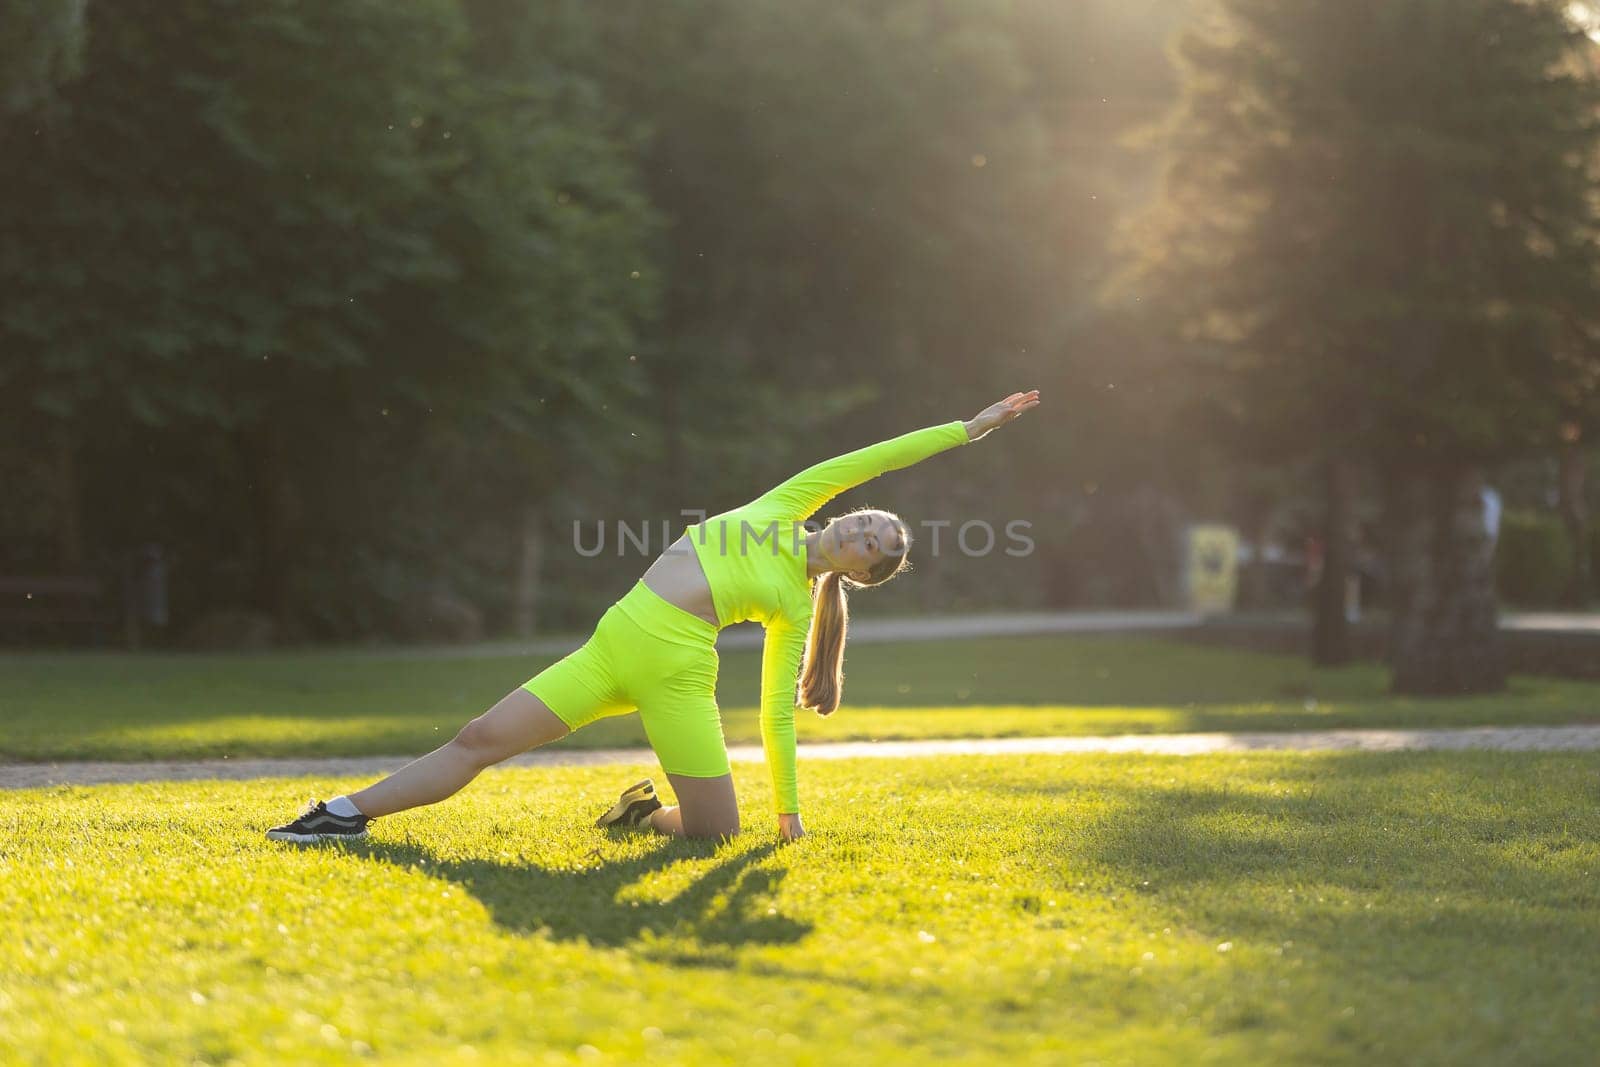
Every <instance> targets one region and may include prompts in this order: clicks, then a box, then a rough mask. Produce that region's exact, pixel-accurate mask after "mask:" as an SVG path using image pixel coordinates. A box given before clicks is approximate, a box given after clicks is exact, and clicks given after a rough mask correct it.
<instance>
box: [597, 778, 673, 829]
mask: <svg viewBox="0 0 1600 1067" xmlns="http://www.w3.org/2000/svg"><path fill="white" fill-rule="evenodd" d="M660 810H661V801H660V799H659V798H657V796H656V784H655V783H654V782H652V781H651V780H650V779H648V778H646V779H645V780H644V781H642V782H640V783H639V784H638V785H636V786H633V787H631V788H629V789H628V790H626V791H625V792H624V793H623V794H622V797H621V798H620V799H619V800H618V801H617V802H616V804H615V805H614V806H613V807H612V808H611V810H610V811H608V812H606V813H605V814H604V815H602V816H600V817H599V818H598V819H596V820H595V821H594V824H595V825H596V826H599V827H601V828H606V827H611V826H644V825H645V824H646V821H647V820H648V819H649V818H650V813H651V812H654V811H660Z"/></svg>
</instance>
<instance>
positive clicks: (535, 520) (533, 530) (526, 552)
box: [511, 505, 544, 637]
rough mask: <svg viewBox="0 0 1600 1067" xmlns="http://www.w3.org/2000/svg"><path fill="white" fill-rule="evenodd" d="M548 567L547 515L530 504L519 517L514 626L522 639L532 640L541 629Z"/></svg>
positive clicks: (515, 631) (512, 619)
mask: <svg viewBox="0 0 1600 1067" xmlns="http://www.w3.org/2000/svg"><path fill="white" fill-rule="evenodd" d="M543 566H544V512H543V510H542V509H540V508H539V507H537V506H534V505H528V506H526V507H524V508H523V509H522V512H521V514H520V515H519V516H518V530H517V584H516V590H515V592H514V594H513V597H512V606H511V627H512V632H513V633H515V634H516V635H517V636H518V637H532V636H533V635H534V631H535V630H536V629H537V628H538V605H539V575H540V573H541V571H542V569H543Z"/></svg>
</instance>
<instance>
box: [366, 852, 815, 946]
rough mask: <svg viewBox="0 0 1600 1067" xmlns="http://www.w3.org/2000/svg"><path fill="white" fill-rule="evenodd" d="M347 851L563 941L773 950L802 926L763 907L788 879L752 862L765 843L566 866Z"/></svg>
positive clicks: (508, 924) (806, 928)
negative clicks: (666, 938)
mask: <svg viewBox="0 0 1600 1067" xmlns="http://www.w3.org/2000/svg"><path fill="white" fill-rule="evenodd" d="M348 851H349V852H350V853H352V854H354V855H359V856H364V857H366V858H368V859H373V860H379V861H382V862H386V863H392V864H394V865H396V866H399V867H413V868H416V869H418V870H421V871H424V872H426V873H428V874H432V875H437V876H439V877H441V878H448V879H449V880H451V881H453V882H455V883H457V884H459V885H460V886H461V887H462V888H463V889H465V890H466V891H467V892H468V893H470V894H472V896H474V897H476V898H477V899H478V900H480V901H482V903H483V905H484V907H486V908H488V909H489V914H490V917H491V918H493V919H494V921H495V923H496V924H498V925H499V926H502V927H504V928H505V929H507V930H511V931H514V932H517V933H542V934H543V935H545V936H546V937H550V938H554V939H559V940H563V941H583V942H587V943H589V944H593V945H621V944H625V943H627V942H630V941H633V940H636V939H638V938H639V937H641V936H649V935H666V934H671V935H674V936H688V937H693V938H694V939H696V940H698V941H699V942H700V943H702V944H708V945H726V946H738V945H745V944H767V945H780V944H790V943H792V942H795V941H799V940H800V939H801V938H803V937H805V936H806V935H807V934H808V933H810V932H811V928H812V927H811V924H810V923H805V922H800V921H797V920H794V919H790V918H788V917H786V916H783V915H780V914H778V913H777V911H776V910H775V906H774V905H773V904H772V903H771V901H772V899H773V898H774V896H775V895H776V892H777V888H778V884H779V883H780V882H781V881H782V880H783V878H784V876H785V875H787V874H788V872H787V871H786V870H783V869H781V868H780V869H774V868H771V867H765V866H762V865H761V861H762V860H764V859H766V858H768V857H770V856H772V855H773V854H774V853H775V852H776V846H775V845H772V844H766V845H762V846H759V847H756V848H751V849H747V850H745V851H741V852H735V851H733V850H732V849H727V850H725V851H720V852H719V849H718V847H717V845H716V844H715V843H713V842H709V841H686V840H668V839H666V838H661V839H659V840H658V841H653V842H651V847H649V849H648V851H646V852H644V853H642V854H640V855H636V856H631V857H629V858H626V859H621V860H614V861H604V860H601V861H599V862H598V863H597V864H596V865H595V866H585V867H579V868H576V869H561V868H551V867H542V866H540V865H538V864H536V863H531V862H528V861H525V860H524V861H496V860H490V859H458V858H448V857H441V856H439V855H438V854H437V853H435V852H433V851H432V850H431V849H428V848H426V847H424V846H421V845H417V844H414V843H411V842H367V843H364V844H359V845H351V846H349V847H348ZM594 858H595V857H594V854H591V857H590V859H591V860H593V859H594ZM704 860H713V861H714V862H712V863H711V864H709V865H708V866H705V867H704V870H703V871H702V873H700V875H699V877H697V878H695V879H694V880H693V881H692V882H690V883H689V885H688V887H687V888H684V889H682V890H680V891H678V892H676V893H674V894H673V895H671V896H669V897H666V898H664V899H663V898H657V897H654V896H643V895H640V894H628V893H626V891H627V890H628V889H629V888H630V887H632V886H634V885H635V884H637V883H638V882H640V881H643V880H644V879H646V878H648V877H649V876H651V875H652V874H655V873H657V872H664V871H667V870H668V869H669V868H671V867H673V866H675V865H676V864H679V863H695V861H704Z"/></svg>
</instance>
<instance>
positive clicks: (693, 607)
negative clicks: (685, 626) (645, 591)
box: [643, 534, 722, 627]
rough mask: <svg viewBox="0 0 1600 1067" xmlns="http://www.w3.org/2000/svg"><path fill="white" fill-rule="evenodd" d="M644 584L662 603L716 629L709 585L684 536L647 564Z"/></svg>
mask: <svg viewBox="0 0 1600 1067" xmlns="http://www.w3.org/2000/svg"><path fill="white" fill-rule="evenodd" d="M643 581H644V584H645V585H646V586H648V587H649V589H650V591H651V592H653V593H655V594H656V595H657V596H659V597H660V598H661V599H662V600H665V601H666V602H667V603H669V604H671V605H673V606H674V607H679V608H682V609H683V610H684V611H687V612H688V613H689V614H691V615H698V616H700V618H702V619H704V620H706V621H707V622H709V623H710V624H711V625H712V626H717V627H720V626H721V625H722V623H721V622H720V621H719V620H718V619H717V605H716V601H715V600H713V599H712V596H711V582H710V581H709V580H707V578H706V572H705V568H704V567H702V566H701V565H700V557H699V556H697V555H695V552H694V544H693V542H691V541H690V540H689V535H688V534H684V535H683V536H682V537H680V538H678V540H677V541H676V542H674V543H673V545H672V546H671V547H670V548H668V549H667V550H666V551H665V552H663V553H661V555H659V556H657V557H656V561H655V562H654V563H652V564H650V569H649V570H647V571H645V572H644V578H643Z"/></svg>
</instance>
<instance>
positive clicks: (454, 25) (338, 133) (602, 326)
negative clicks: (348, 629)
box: [0, 0, 650, 622]
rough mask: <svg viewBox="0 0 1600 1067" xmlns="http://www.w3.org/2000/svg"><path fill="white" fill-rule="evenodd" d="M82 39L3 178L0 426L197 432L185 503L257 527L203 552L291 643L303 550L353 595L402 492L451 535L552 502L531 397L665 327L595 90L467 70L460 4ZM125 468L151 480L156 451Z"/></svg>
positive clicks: (16, 137) (152, 22)
mask: <svg viewBox="0 0 1600 1067" xmlns="http://www.w3.org/2000/svg"><path fill="white" fill-rule="evenodd" d="M158 9H159V10H158ZM474 14H478V12H474ZM90 15H91V24H90V26H89V27H88V30H89V32H88V56H87V74H86V76H85V77H83V78H81V79H79V80H78V81H77V82H75V83H72V84H71V85H69V86H67V87H66V88H64V89H63V90H62V93H61V97H62V104H63V108H62V109H61V112H60V113H59V114H57V115H55V116H54V118H53V121H50V122H43V121H41V122H39V123H33V122H26V123H25V122H20V121H13V122H10V123H7V124H6V125H5V126H4V127H3V128H0V151H3V152H4V153H5V154H6V155H7V156H8V158H24V157H26V158H28V159H29V163H30V165H29V166H27V167H21V168H7V169H6V171H5V173H4V174H3V175H0V229H3V230H4V232H5V233H6V234H7V236H8V241H7V242H6V244H5V245H4V250H3V251H0V284H4V286H5V288H6V291H7V294H8V299H7V302H6V305H5V308H4V310H3V312H0V345H3V347H4V350H5V352H6V357H7V358H6V361H5V364H4V368H3V370H0V374H3V375H4V384H5V385H6V390H5V401H4V402H5V404H6V405H7V409H8V414H14V415H15V416H16V419H17V420H18V424H20V425H24V426H30V427H34V426H36V427H37V428H38V436H40V437H47V438H59V439H60V440H62V441H64V442H66V445H65V447H68V448H72V449H76V448H79V447H81V446H82V445H83V444H84V443H85V442H86V441H90V440H91V439H94V438H99V439H102V440H112V439H118V438H127V437H129V436H130V431H129V430H128V428H129V427H139V428H143V429H144V430H146V431H148V433H147V434H146V436H147V437H149V436H151V435H159V434H165V435H167V436H168V437H169V438H181V439H183V440H184V441H185V442H186V443H187V445H188V447H187V448H183V449H181V450H180V449H174V450H173V451H174V453H180V452H181V458H180V460H179V462H182V463H185V464H189V467H188V473H187V474H186V475H185V476H184V477H185V478H187V479H189V480H190V487H189V491H188V494H187V495H189V496H191V497H192V496H193V492H194V489H195V488H196V487H198V486H199V485H202V484H206V482H207V481H215V480H216V476H214V475H211V476H203V475H202V474H201V471H202V470H203V469H204V468H205V467H208V466H209V467H211V468H214V469H227V468H231V470H232V473H233V479H232V480H233V481H235V482H237V483H239V484H242V485H244V486H247V487H248V490H249V497H248V502H247V506H246V507H242V508H240V507H236V506H234V505H235V504H236V502H235V501H233V500H231V499H230V500H229V501H227V505H228V506H226V507H225V508H223V509H221V511H222V513H221V514H220V515H211V516H208V517H207V520H206V521H207V522H208V524H209V525H211V526H212V527H216V526H221V527H222V528H223V529H226V530H228V532H229V534H230V536H228V537H226V538H219V537H218V536H217V531H216V529H215V528H213V529H211V530H209V531H208V532H207V534H206V536H207V537H209V538H210V544H211V546H212V547H213V548H216V547H222V548H224V549H225V550H226V551H228V552H231V553H234V554H237V553H238V552H239V551H240V550H241V549H242V551H243V553H244V554H245V555H246V556H247V558H248V567H249V569H250V570H251V572H252V574H253V579H252V581H251V582H250V583H249V585H250V587H251V588H250V593H249V595H250V596H251V597H252V599H254V600H255V602H256V603H257V604H258V605H259V606H261V607H263V608H267V609H270V610H272V611H274V612H275V613H276V614H277V615H278V616H279V617H280V619H282V620H284V621H286V622H287V621H292V619H293V618H294V617H295V616H296V615H299V614H303V613H304V609H305V607H306V605H305V603H304V599H305V598H306V597H307V596H315V595H316V590H315V589H314V588H309V587H308V586H307V585H306V583H304V582H302V581H299V580H298V579H297V574H296V572H297V570H299V569H300V568H301V567H302V565H303V564H305V563H307V562H308V556H309V555H311V554H315V553H320V554H321V555H322V556H323V558H324V559H325V560H326V561H328V562H326V563H325V565H324V569H323V573H324V574H331V575H334V576H339V575H340V574H341V572H343V573H345V574H348V573H349V572H350V571H352V570H353V569H354V568H351V567H349V566H344V567H341V566H339V565H338V563H337V561H338V560H339V558H340V553H339V552H338V551H334V550H329V549H327V548H326V543H327V542H328V541H330V540H331V541H334V542H340V541H343V542H344V543H345V544H349V543H350V541H351V538H350V536H349V535H351V534H352V533H354V532H356V531H360V532H362V533H367V532H371V528H370V527H368V526H367V523H369V522H371V523H372V524H373V525H374V526H376V527H377V534H378V536H379V537H380V538H381V537H382V536H383V535H384V534H385V533H387V532H388V531H390V530H391V529H392V528H393V527H394V525H395V524H394V523H393V522H392V521H390V522H388V523H387V524H386V523H385V522H384V518H385V517H388V518H391V519H392V517H393V516H394V508H396V507H397V506H398V505H399V503H400V501H399V500H397V499H396V498H395V496H394V495H393V494H395V493H397V492H400V491H401V490H400V486H401V485H402V484H403V485H404V486H405V487H406V488H405V492H406V493H408V494H410V495H415V496H424V497H425V496H426V494H427V492H428V490H430V489H431V490H434V491H436V492H437V493H438V494H439V496H440V497H441V498H443V499H441V501H440V502H439V505H440V511H441V512H442V513H444V514H449V513H450V510H451V509H450V508H449V506H448V505H447V504H445V503H444V501H445V500H448V498H449V495H450V494H452V493H455V492H463V491H465V489H466V487H467V486H469V485H470V486H471V487H472V488H473V489H475V490H479V491H484V492H488V491H491V489H490V487H492V486H495V485H497V484H498V486H499V488H501V489H502V490H503V491H505V492H506V495H507V496H508V497H512V498H517V497H519V496H521V495H527V494H532V495H534V496H535V497H536V496H537V494H538V492H539V491H540V484H539V483H538V482H537V480H535V479H530V478H529V477H528V476H527V475H525V474H521V473H519V469H518V466H517V463H516V461H517V459H518V458H520V459H522V460H524V461H528V460H529V459H530V458H531V457H530V450H531V449H533V448H534V447H535V446H532V445H530V444H529V442H530V440H531V439H532V435H533V434H534V433H536V432H537V433H539V434H541V435H543V436H544V437H546V438H549V437H550V436H552V435H550V434H545V430H546V429H547V427H546V425H545V422H548V421H550V416H548V415H544V414H541V404H540V401H541V400H548V401H549V403H548V404H546V405H543V407H545V408H558V407H562V406H569V407H570V401H571V400H572V398H573V397H577V398H579V400H580V402H587V400H588V399H591V398H593V397H594V396H595V395H596V394H600V393H603V392H604V391H605V390H606V388H607V386H608V383H610V382H613V381H621V380H622V379H624V378H626V377H627V375H628V374H629V372H628V370H627V369H626V368H627V356H628V354H629V349H630V347H631V342H632V340H633V335H632V330H633V327H634V324H635V323H636V322H637V321H638V319H639V318H640V317H641V315H643V314H644V313H645V312H646V311H647V309H648V306H649V303H650V296H649V289H648V285H649V283H648V281H646V282H645V283H644V285H641V284H639V282H638V281H636V280H635V279H634V278H633V277H631V276H630V271H629V269H628V267H629V266H630V265H633V266H634V268H635V269H634V271H633V272H632V273H637V269H638V266H639V265H641V264H639V263H638V261H639V260H640V259H641V258H642V245H641V236H640V232H641V231H642V230H643V228H644V227H645V226H646V225H647V224H648V220H649V214H648V211H647V210H646V208H645V206H644V204H643V202H642V199H641V198H640V197H639V195H638V194H637V192H636V191H635V190H634V189H633V187H632V182H633V177H632V174H631V171H630V170H629V167H628V165H627V163H626V154H625V151H624V150H623V147H622V146H621V145H619V144H618V143H616V142H615V141H614V139H613V138H612V135H611V133H610V132H609V129H608V127H607V126H606V125H605V123H604V122H603V121H602V120H603V119H604V114H603V108H602V107H600V106H599V105H597V104H596V103H595V102H594V101H593V96H594V94H593V92H592V87H588V88H586V85H585V83H583V82H582V80H581V79H575V78H572V77H568V78H566V79H563V78H562V77H561V70H560V68H559V67H558V66H556V65H553V64H548V63H546V64H539V63H536V62H526V63H524V65H523V68H522V69H523V70H524V71H525V72H526V73H525V74H523V75H521V76H519V77H511V76H508V74H507V71H506V67H505V66H504V65H502V66H500V67H494V68H492V69H483V70H480V68H479V65H478V64H477V62H476V59H477V57H476V56H475V55H474V54H473V52H472V49H473V48H474V47H475V45H476V42H479V41H482V40H484V39H485V36H486V35H492V34H493V33H495V32H496V28H494V27H489V28H486V29H485V28H483V27H475V26H474V24H473V23H472V22H470V21H469V18H468V14H467V12H465V11H464V10H463V8H462V5H461V4H459V3H457V2H455V0H425V2H423V3H416V4H407V5H405V6H404V8H403V9H397V8H393V7H392V6H390V5H386V4H380V3H376V2H370V0H368V2H351V3H341V4H335V5H326V4H316V3H304V2H286V3H278V4H272V5H266V6H256V7H251V8H248V9H246V10H242V11H235V10H232V9H224V8H218V7H216V6H214V5H207V4H189V5H179V6H176V7H174V6H172V5H166V4H154V5H152V4H149V3H144V2H142V0H129V2H128V3H118V4H101V5H95V6H93V7H91V8H90ZM479 30H482V32H483V34H484V35H481V36H475V33H478V31H479ZM521 58H522V59H523V60H527V59H528V58H529V57H528V53H527V52H526V51H524V52H523V53H521ZM86 308H92V309H93V311H94V313H93V314H86V313H85V309H86ZM596 406H598V404H597V405H596ZM540 420H544V422H541V421H540ZM394 430H403V431H404V432H402V433H396V432H394ZM451 435H454V437H455V439H456V442H457V444H458V445H459V443H460V442H461V441H462V440H466V441H469V442H470V447H468V448H460V447H457V448H455V449H454V450H453V451H451V450H443V451H438V452H435V453H434V455H435V458H438V457H439V456H442V455H453V456H455V457H458V458H462V457H466V456H469V455H470V456H471V457H472V462H473V468H472V471H471V473H473V474H475V475H477V477H476V478H467V477H451V476H449V473H446V474H445V475H444V476H443V477H440V476H439V475H440V473H441V472H439V471H438V470H437V469H436V468H435V469H431V470H430V469H427V468H418V469H416V470H415V471H412V470H410V469H409V465H408V464H405V463H404V462H403V460H404V459H405V458H407V457H410V458H415V457H416V456H417V455H420V454H424V451H425V450H426V449H428V448H430V447H433V446H434V445H436V444H438V442H439V441H440V440H441V439H442V438H444V437H448V436H451ZM508 438H509V439H512V440H514V441H516V442H519V443H520V445H519V447H515V448H513V447H508ZM616 448H617V446H616V445H615V444H614V443H613V444H611V445H609V447H608V448H601V449H599V451H602V452H604V451H608V450H610V451H615V450H616ZM419 450H423V451H419ZM100 454H101V455H102V456H103V457H104V458H105V459H106V461H107V463H112V464H118V463H119V461H118V459H117V458H115V457H113V456H112V455H111V454H110V450H107V449H101V451H100ZM484 457H493V459H492V461H485V460H484ZM462 461H463V462H469V461H468V460H466V459H464V458H462ZM374 463H380V464H381V463H397V464H398V465H399V466H401V468H402V469H403V470H406V471H407V474H408V475H409V476H408V477H406V478H403V479H399V480H396V479H388V478H380V477H377V476H376V473H375V472H374V471H373V470H372V469H371V465H372V464H374ZM119 466H120V468H121V469H122V470H123V471H124V472H125V473H126V474H130V475H134V476H138V475H144V476H145V477H144V480H145V481H146V484H148V482H149V481H150V479H149V475H150V474H151V473H152V472H151V471H150V470H149V468H148V465H144V466H141V464H140V463H139V457H123V458H121V460H120V463H119ZM548 466H549V464H548V463H544V464H541V463H533V462H525V464H524V466H523V467H522V468H521V469H522V470H527V469H544V468H547V467H548ZM363 468H365V469H363ZM63 469H67V467H66V465H63ZM450 473H454V472H450ZM134 480H135V479H134V478H133V477H124V478H122V479H120V480H113V482H112V485H111V486H110V488H111V491H112V492H113V493H118V494H121V493H130V492H131V491H133V489H132V486H133V482H134ZM369 486H370V487H373V488H376V487H378V486H385V487H387V491H388V492H389V493H390V496H389V497H388V498H387V499H380V500H373V499H371V498H370V497H369V496H367V494H366V492H365V491H364V487H369ZM63 495H71V496H78V495H81V494H78V493H71V494H63ZM356 501H361V503H364V504H367V505H370V506H369V507H367V508H366V509H364V510H363V509H361V508H359V507H356V506H355V503H356ZM341 518H342V519H346V520H347V521H348V522H349V523H350V524H351V525H347V526H346V527H345V528H344V529H343V530H342V531H341V530H339V529H337V528H336V527H333V525H332V524H333V523H334V522H336V521H337V520H338V519H341ZM165 523H166V525H167V527H168V529H169V530H170V531H171V532H172V533H173V534H174V535H179V536H181V535H182V533H183V532H184V531H181V530H171V527H172V525H173V524H171V522H170V520H165ZM341 535H343V536H341ZM436 535H437V536H439V537H440V538H441V539H443V540H444V541H445V542H446V543H448V542H449V541H450V540H451V539H452V538H453V534H452V533H451V532H448V531H436ZM219 542H221V544H219ZM380 543H382V542H380ZM387 547H389V548H391V549H395V550H398V547H399V546H397V545H396V544H395V543H394V541H393V540H390V541H389V542H388V543H387ZM412 548H413V550H414V551H420V546H417V545H413V546H412ZM235 562H236V561H235ZM335 599H336V598H335Z"/></svg>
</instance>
